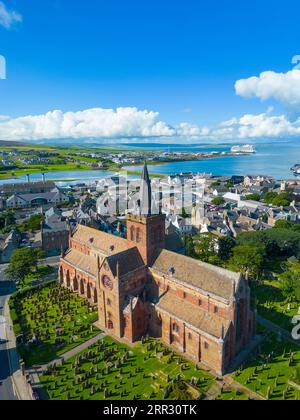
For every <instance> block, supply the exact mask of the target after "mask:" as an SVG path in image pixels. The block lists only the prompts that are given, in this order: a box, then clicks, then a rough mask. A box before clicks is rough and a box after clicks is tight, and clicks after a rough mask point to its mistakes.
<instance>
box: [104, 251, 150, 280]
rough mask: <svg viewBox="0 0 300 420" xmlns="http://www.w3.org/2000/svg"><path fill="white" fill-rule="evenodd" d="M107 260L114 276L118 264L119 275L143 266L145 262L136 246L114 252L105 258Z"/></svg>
mask: <svg viewBox="0 0 300 420" xmlns="http://www.w3.org/2000/svg"><path fill="white" fill-rule="evenodd" d="M107 262H108V265H109V267H110V269H111V271H112V273H113V275H114V276H115V277H116V276H117V271H118V269H117V267H118V265H119V276H120V277H122V276H125V275H126V274H128V273H131V272H133V271H135V270H137V269H139V268H143V267H145V263H144V261H143V260H142V257H141V255H140V253H139V251H138V249H137V248H130V249H128V250H126V251H123V252H120V253H119V254H114V255H112V256H110V257H108V258H107Z"/></svg>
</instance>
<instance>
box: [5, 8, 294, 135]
mask: <svg viewBox="0 0 300 420" xmlns="http://www.w3.org/2000/svg"><path fill="white" fill-rule="evenodd" d="M299 14H300V3H299V0H285V1H283V0H251V1H249V0H243V1H241V0H214V1H212V0H206V1H204V0H164V1H161V0H151V2H149V1H147V2H146V1H145V0H110V1H107V0H85V2H81V1H78V0H77V1H74V0H43V1H42V2H41V1H40V0H26V1H24V0H3V1H1V0H0V56H3V57H5V60H6V79H5V80H0V138H3V139H8V140H23V139H25V140H39V139H64V138H74V139H79V140H80V139H94V138H95V139H100V140H105V141H106V140H109V141H120V140H124V141H141V140H145V141H162V142H166V141H171V140H172V141H178V142H208V141H213V142H217V141H235V142H236V141H237V140H238V139H239V140H240V141H243V142H244V141H245V142H247V141H249V142H252V141H256V140H260V139H265V138H271V139H281V138H286V137H291V138H293V139H295V140H297V139H298V138H300V68H299V69H298V68H296V64H297V60H295V63H294V64H292V58H293V57H294V56H296V55H299V56H300V36H299V23H298V21H299ZM2 61H3V60H2ZM299 62H300V61H299ZM0 63H1V60H0ZM0 78H1V68H0Z"/></svg>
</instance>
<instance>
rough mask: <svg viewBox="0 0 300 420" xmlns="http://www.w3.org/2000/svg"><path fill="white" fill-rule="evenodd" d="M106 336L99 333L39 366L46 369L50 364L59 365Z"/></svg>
mask: <svg viewBox="0 0 300 420" xmlns="http://www.w3.org/2000/svg"><path fill="white" fill-rule="evenodd" d="M104 337H105V334H104V333H99V334H98V335H96V336H95V337H93V338H91V339H90V340H88V341H85V342H84V343H82V344H80V346H77V347H75V348H74V349H72V350H70V351H68V352H67V353H65V354H62V355H61V356H60V357H58V358H57V359H55V360H52V361H51V362H50V363H47V364H45V365H41V366H40V367H39V369H40V370H42V371H45V370H47V368H48V366H51V365H54V364H57V365H59V364H60V363H61V362H62V361H63V360H69V359H72V357H74V356H76V355H77V354H79V353H81V352H82V351H84V350H86V349H88V348H89V347H90V346H92V345H93V344H95V343H97V341H99V340H102V338H104Z"/></svg>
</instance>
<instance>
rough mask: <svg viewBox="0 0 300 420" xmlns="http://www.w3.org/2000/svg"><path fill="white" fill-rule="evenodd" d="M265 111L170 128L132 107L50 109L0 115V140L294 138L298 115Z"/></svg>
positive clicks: (156, 116)
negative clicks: (40, 112)
mask: <svg viewBox="0 0 300 420" xmlns="http://www.w3.org/2000/svg"><path fill="white" fill-rule="evenodd" d="M271 112H272V110H271V109H268V110H267V111H266V112H265V113H262V114H259V115H253V114H246V115H244V116H242V117H241V118H232V119H230V120H227V121H223V122H221V123H220V124H218V125H216V126H214V127H206V126H201V125H197V124H190V123H187V122H183V123H181V124H179V125H177V126H175V127H172V126H171V125H169V124H167V123H166V122H164V121H161V120H160V119H159V114H158V113H157V112H154V111H147V110H146V111H145V110H144V111H141V110H139V109H137V108H117V109H116V110H113V109H103V108H93V109H87V110H84V111H78V112H62V111H59V110H56V111H51V112H48V113H46V114H43V115H28V116H23V117H18V118H10V117H7V116H5V115H0V139H3V140H11V141H17V140H30V141H35V140H59V139H67V138H68V139H69V138H71V139H83V141H89V140H91V139H93V140H94V139H101V140H107V141H111V142H113V141H114V140H115V141H121V140H126V141H129V140H132V141H136V140H139V139H145V140H147V139H151V141H153V140H155V141H165V140H166V139H170V138H172V139H174V141H176V140H177V141H180V142H188V141H199V142H201V141H214V142H218V141H236V140H237V139H241V140H247V139H260V138H274V139H276V138H282V137H297V136H298V137H299V136H300V117H299V118H298V119H296V120H294V121H290V120H289V119H288V118H287V117H286V116H285V115H279V116H274V115H272V114H271Z"/></svg>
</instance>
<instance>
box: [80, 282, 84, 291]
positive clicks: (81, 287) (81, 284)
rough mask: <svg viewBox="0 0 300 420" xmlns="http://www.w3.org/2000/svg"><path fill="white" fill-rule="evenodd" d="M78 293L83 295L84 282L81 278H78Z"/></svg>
mask: <svg viewBox="0 0 300 420" xmlns="http://www.w3.org/2000/svg"><path fill="white" fill-rule="evenodd" d="M80 294H81V295H84V282H83V280H82V279H81V280H80Z"/></svg>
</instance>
